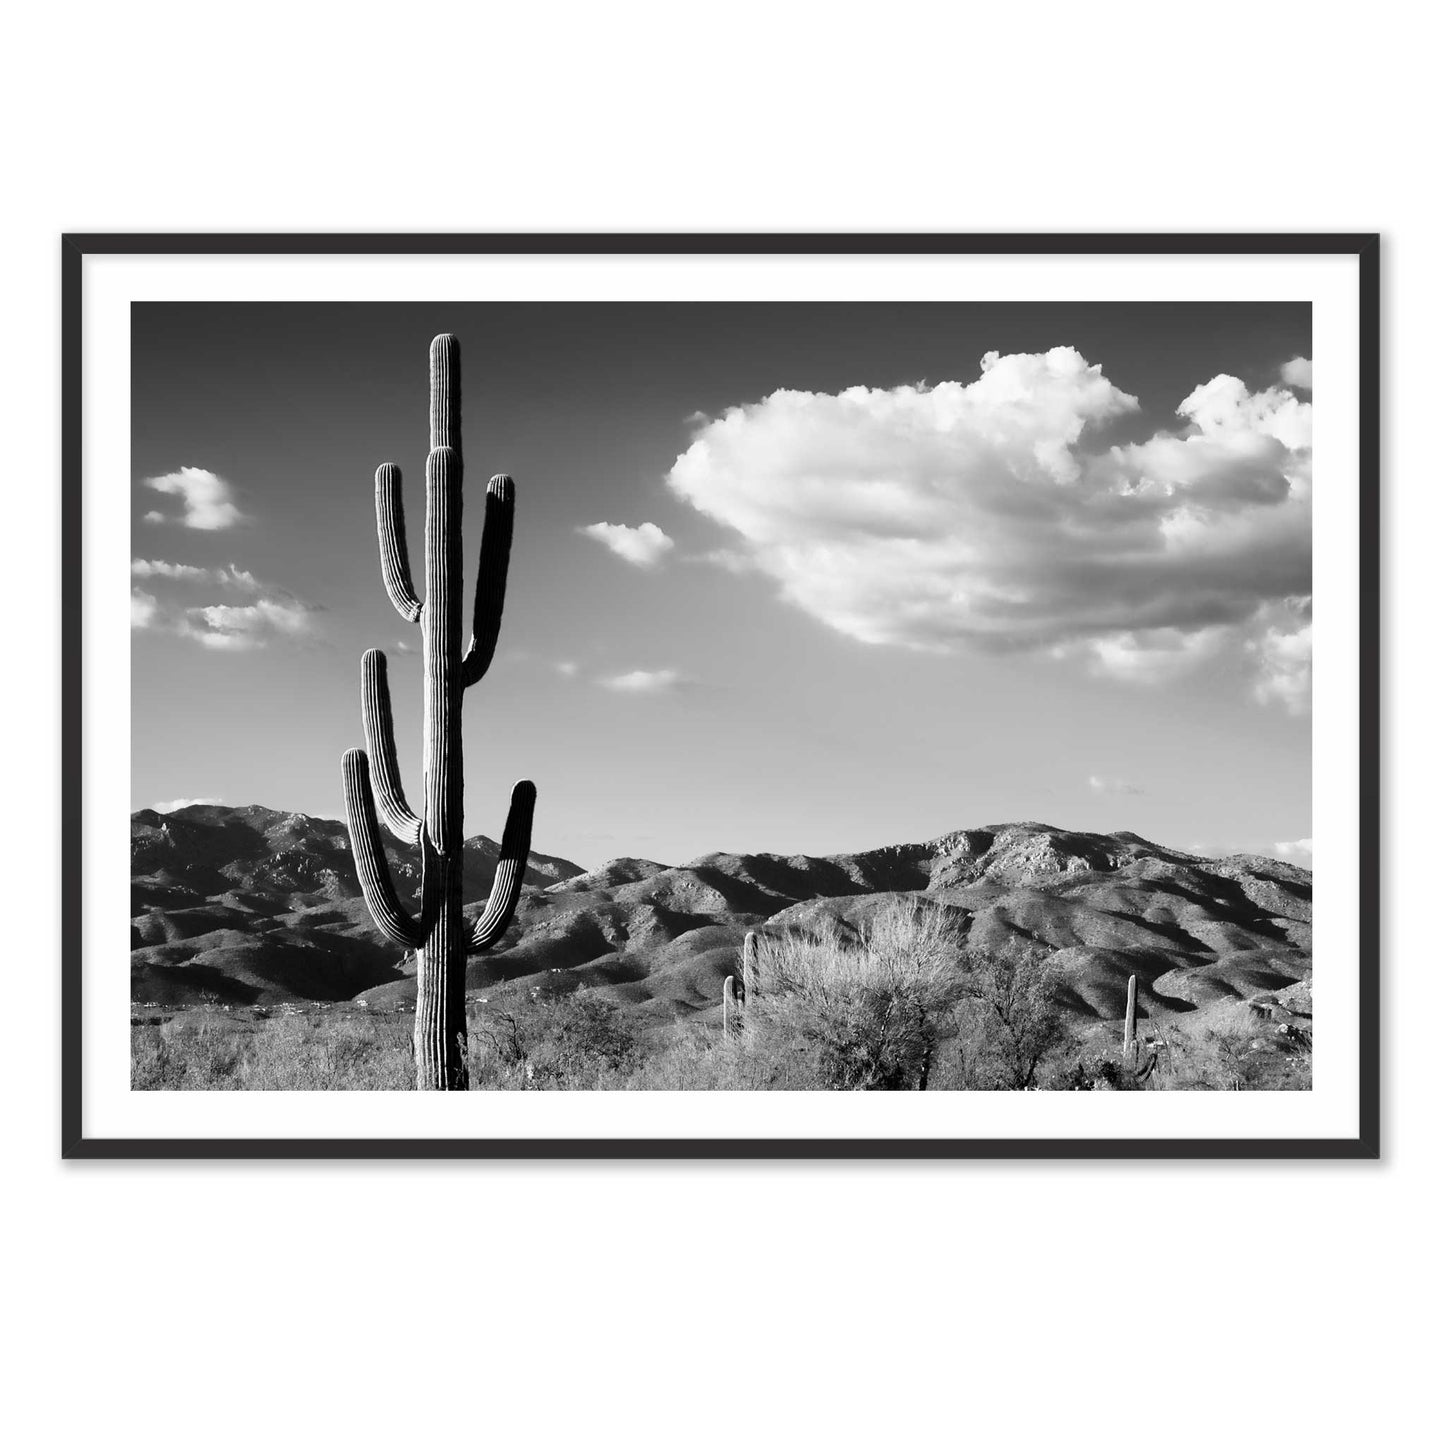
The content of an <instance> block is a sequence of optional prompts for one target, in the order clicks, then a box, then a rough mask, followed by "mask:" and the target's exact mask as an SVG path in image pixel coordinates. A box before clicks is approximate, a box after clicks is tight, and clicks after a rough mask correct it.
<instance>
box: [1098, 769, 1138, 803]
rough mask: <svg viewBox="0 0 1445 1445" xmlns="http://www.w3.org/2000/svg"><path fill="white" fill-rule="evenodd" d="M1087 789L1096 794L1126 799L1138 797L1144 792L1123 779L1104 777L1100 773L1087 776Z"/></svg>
mask: <svg viewBox="0 0 1445 1445" xmlns="http://www.w3.org/2000/svg"><path fill="white" fill-rule="evenodd" d="M1089 787H1090V788H1091V789H1092V790H1093V791H1094V792H1096V793H1107V794H1111V795H1124V796H1128V797H1139V796H1140V795H1141V794H1142V793H1143V792H1144V789H1143V788H1141V787H1139V786H1138V785H1137V784H1135V783H1130V782H1126V781H1125V780H1124V779H1123V778H1109V777H1105V776H1104V775H1103V774H1101V773H1090V774H1089Z"/></svg>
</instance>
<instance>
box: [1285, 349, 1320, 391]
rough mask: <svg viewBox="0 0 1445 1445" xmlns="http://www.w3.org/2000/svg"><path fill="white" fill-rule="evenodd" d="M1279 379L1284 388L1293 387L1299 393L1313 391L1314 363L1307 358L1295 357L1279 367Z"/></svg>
mask: <svg viewBox="0 0 1445 1445" xmlns="http://www.w3.org/2000/svg"><path fill="white" fill-rule="evenodd" d="M1279 379H1280V380H1281V381H1282V382H1284V384H1285V385H1286V386H1293V387H1295V388H1297V389H1298V390H1300V391H1313V390H1314V379H1315V369H1314V363H1313V362H1312V361H1311V360H1310V359H1309V357H1307V356H1296V357H1295V358H1294V359H1293V360H1292V361H1286V362H1285V364H1284V365H1283V366H1282V367H1280V369H1279Z"/></svg>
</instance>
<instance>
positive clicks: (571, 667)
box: [556, 662, 577, 677]
mask: <svg viewBox="0 0 1445 1445" xmlns="http://www.w3.org/2000/svg"><path fill="white" fill-rule="evenodd" d="M556 666H557V671H558V672H560V673H561V674H562V676H563V677H576V676H577V664H576V663H575V662H559V663H557V664H556Z"/></svg>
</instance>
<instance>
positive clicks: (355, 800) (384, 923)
mask: <svg viewBox="0 0 1445 1445" xmlns="http://www.w3.org/2000/svg"><path fill="white" fill-rule="evenodd" d="M341 772H342V779H343V782H344V784H345V791H346V830H347V832H348V833H349V834H350V835H351V852H352V856H353V857H355V859H356V872H357V876H358V877H359V878H360V880H361V892H362V896H363V897H364V898H365V899H366V906H367V909H368V910H369V911H370V913H371V916H372V919H373V921H374V922H375V923H376V926H377V927H378V928H379V929H380V930H381V931H382V932H383V933H384V934H385V935H386V936H387V937H388V938H389V939H391V941H392V942H393V943H397V944H400V945H401V946H402V947H403V948H419V947H420V946H421V943H422V940H423V936H424V935H423V933H422V930H421V927H420V926H419V925H418V923H417V922H416V921H414V920H413V919H412V918H411V917H409V916H408V914H407V912H406V910H405V909H404V908H403V907H402V906H401V900H400V899H399V898H398V897H397V896H396V887H395V885H394V884H393V883H392V881H391V869H390V868H389V867H388V866H387V862H386V854H385V853H384V852H383V851H382V846H381V829H380V828H378V827H377V826H376V809H375V802H374V799H373V798H372V794H371V769H370V766H369V765H368V763H367V759H366V754H365V753H364V752H362V750H361V749H360V748H352V749H351V750H350V751H349V752H347V754H346V756H345V757H343V758H342V760H341ZM422 867H423V888H422V893H423V912H425V911H426V902H425V895H426V893H427V891H428V890H427V888H426V887H425V882H426V862H425V854H423V865H422Z"/></svg>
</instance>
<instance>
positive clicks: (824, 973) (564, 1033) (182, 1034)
mask: <svg viewBox="0 0 1445 1445" xmlns="http://www.w3.org/2000/svg"><path fill="white" fill-rule="evenodd" d="M740 952H741V955H742V956H740V957H739V965H740V967H739V973H740V975H741V976H742V977H743V978H744V979H745V980H746V987H745V988H743V989H738V990H736V993H735V996H736V997H737V999H738V1003H737V1007H736V1014H735V1015H734V1016H733V1018H732V1021H731V1026H729V1025H727V1024H725V1023H724V1019H723V1013H722V1010H721V1008H719V1009H716V1010H708V1011H706V1012H705V1013H704V1014H702V1015H700V1016H698V1017H684V1018H676V1019H672V1020H667V1021H662V1022H659V1021H657V1020H656V1019H655V1018H650V1017H648V1016H646V1015H642V1014H639V1013H638V1012H637V1011H635V1010H631V1009H628V1008H627V1007H625V1006H624V1005H623V1004H621V1003H619V1002H618V1001H616V1000H615V999H613V998H611V997H609V996H608V991H607V990H606V989H605V988H598V987H586V986H582V987H579V986H578V982H577V980H576V978H575V977H571V976H569V975H568V974H567V973H566V972H564V971H560V970H559V971H556V972H553V973H549V974H547V975H545V976H544V977H543V978H542V979H541V980H540V981H533V982H526V983H523V984H520V985H513V986H511V987H510V988H502V989H499V990H497V991H495V993H494V994H493V995H489V996H481V995H478V996H473V997H471V998H469V999H468V1001H467V1037H468V1040H469V1046H468V1057H467V1067H468V1076H469V1085H470V1087H471V1088H473V1089H574V1090H575V1089H583V1090H596V1089H612V1090H688V1089H696V1090H788V1089H793V1090H797V1089H806V1090H874V1089H886V1090H917V1089H946V1090H947V1089H952V1090H960V1089H975V1090H998V1089H1063V1090H1118V1091H1126V1090H1148V1089H1166V1090H1168V1089H1299V1088H1308V1087H1309V1084H1310V1031H1309V1028H1308V1027H1307V1020H1301V1021H1298V1022H1295V1023H1276V1022H1274V1020H1273V1018H1272V1016H1270V1015H1269V1014H1268V1012H1267V1011H1266V1010H1263V1009H1261V1008H1260V1007H1259V1006H1252V1005H1251V1004H1250V1003H1249V1002H1248V1001H1240V1002H1239V1003H1238V1004H1237V1005H1231V1006H1225V1007H1215V1008H1211V1009H1209V1010H1201V1011H1198V1012H1197V1013H1183V1014H1176V1015H1171V1016H1169V1017H1168V1018H1166V1019H1160V1020H1158V1021H1153V1020H1149V1019H1142V1020H1140V1021H1139V1027H1138V1039H1137V1041H1136V1044H1135V1045H1133V1046H1129V1045H1127V1044H1126V1042H1125V1037H1124V1027H1123V1024H1122V1023H1121V1022H1119V1021H1095V1022H1093V1023H1092V1024H1088V1025H1085V1026H1083V1027H1080V1026H1079V1025H1078V1024H1077V1023H1073V1022H1071V1020H1070V1016H1069V1014H1068V1013H1067V1012H1066V1011H1065V1010H1063V1009H1061V1008H1060V1006H1059V1004H1058V1002H1057V998H1056V994H1057V990H1058V989H1059V988H1060V986H1061V983H1060V978H1059V975H1058V972H1057V969H1056V966H1055V963H1054V961H1053V959H1052V958H1051V956H1050V955H1049V954H1048V952H1047V951H1046V950H1042V949H1040V948H1038V947H1036V946H1029V945H1027V944H1021V945H1020V946H1018V947H1017V948H1013V949H994V950H989V951H987V952H984V951H975V950H972V949H970V947H969V942H968V937H967V932H966V929H965V927H964V923H963V920H962V919H961V918H960V917H958V916H957V915H956V914H955V913H954V912H953V911H952V910H949V909H946V908H939V907H931V908H930V907H924V906H922V905H920V904H919V903H917V902H916V901H909V900H902V901H899V902H896V903H893V904H890V905H889V906H888V907H887V908H885V909H883V910H882V911H880V912H879V913H878V914H877V915H875V917H874V918H873V919H872V920H871V921H870V922H869V923H868V924H866V925H865V926H863V927H861V928H859V929H858V930H856V931H854V932H852V933H850V932H849V931H848V930H845V929H842V928H834V929H831V930H826V931H824V932H822V933H805V932H802V931H795V932H790V933H785V934H782V935H779V936H776V937H766V938H759V937H757V936H756V935H754V936H753V942H752V944H751V947H750V948H749V949H747V950H745V951H740ZM745 958H746V968H745V969H744V968H743V967H742V965H743V963H744V959H745ZM720 1002H721V1000H720ZM413 1026H414V1020H413V1017H412V1015H411V1013H410V1011H409V1010H398V1011H394V1012H386V1013H383V1012H373V1011H371V1010H369V1009H363V1008H355V1007H350V1006H347V1005H344V1004H341V1005H330V1006H324V1005H312V1006H309V1007H303V1006H287V1007H286V1008H283V1009H279V1010H272V1009H268V1008H264V1007H251V1008H246V1007H237V1006H229V1007H228V1006H226V1005H223V1004H221V1003H219V1002H213V1003H210V1004H207V1005H203V1006H201V1007H198V1008H190V1009H184V1010H176V1011H169V1010H165V1009H161V1008H155V1007H141V1008H137V1009H136V1010H135V1011H134V1014H133V1018H132V1043H133V1047H132V1087H134V1088H137V1089H410V1088H413V1087H415V1083H416V1079H415V1068H414V1053H413V1039H412V1031H413Z"/></svg>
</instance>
